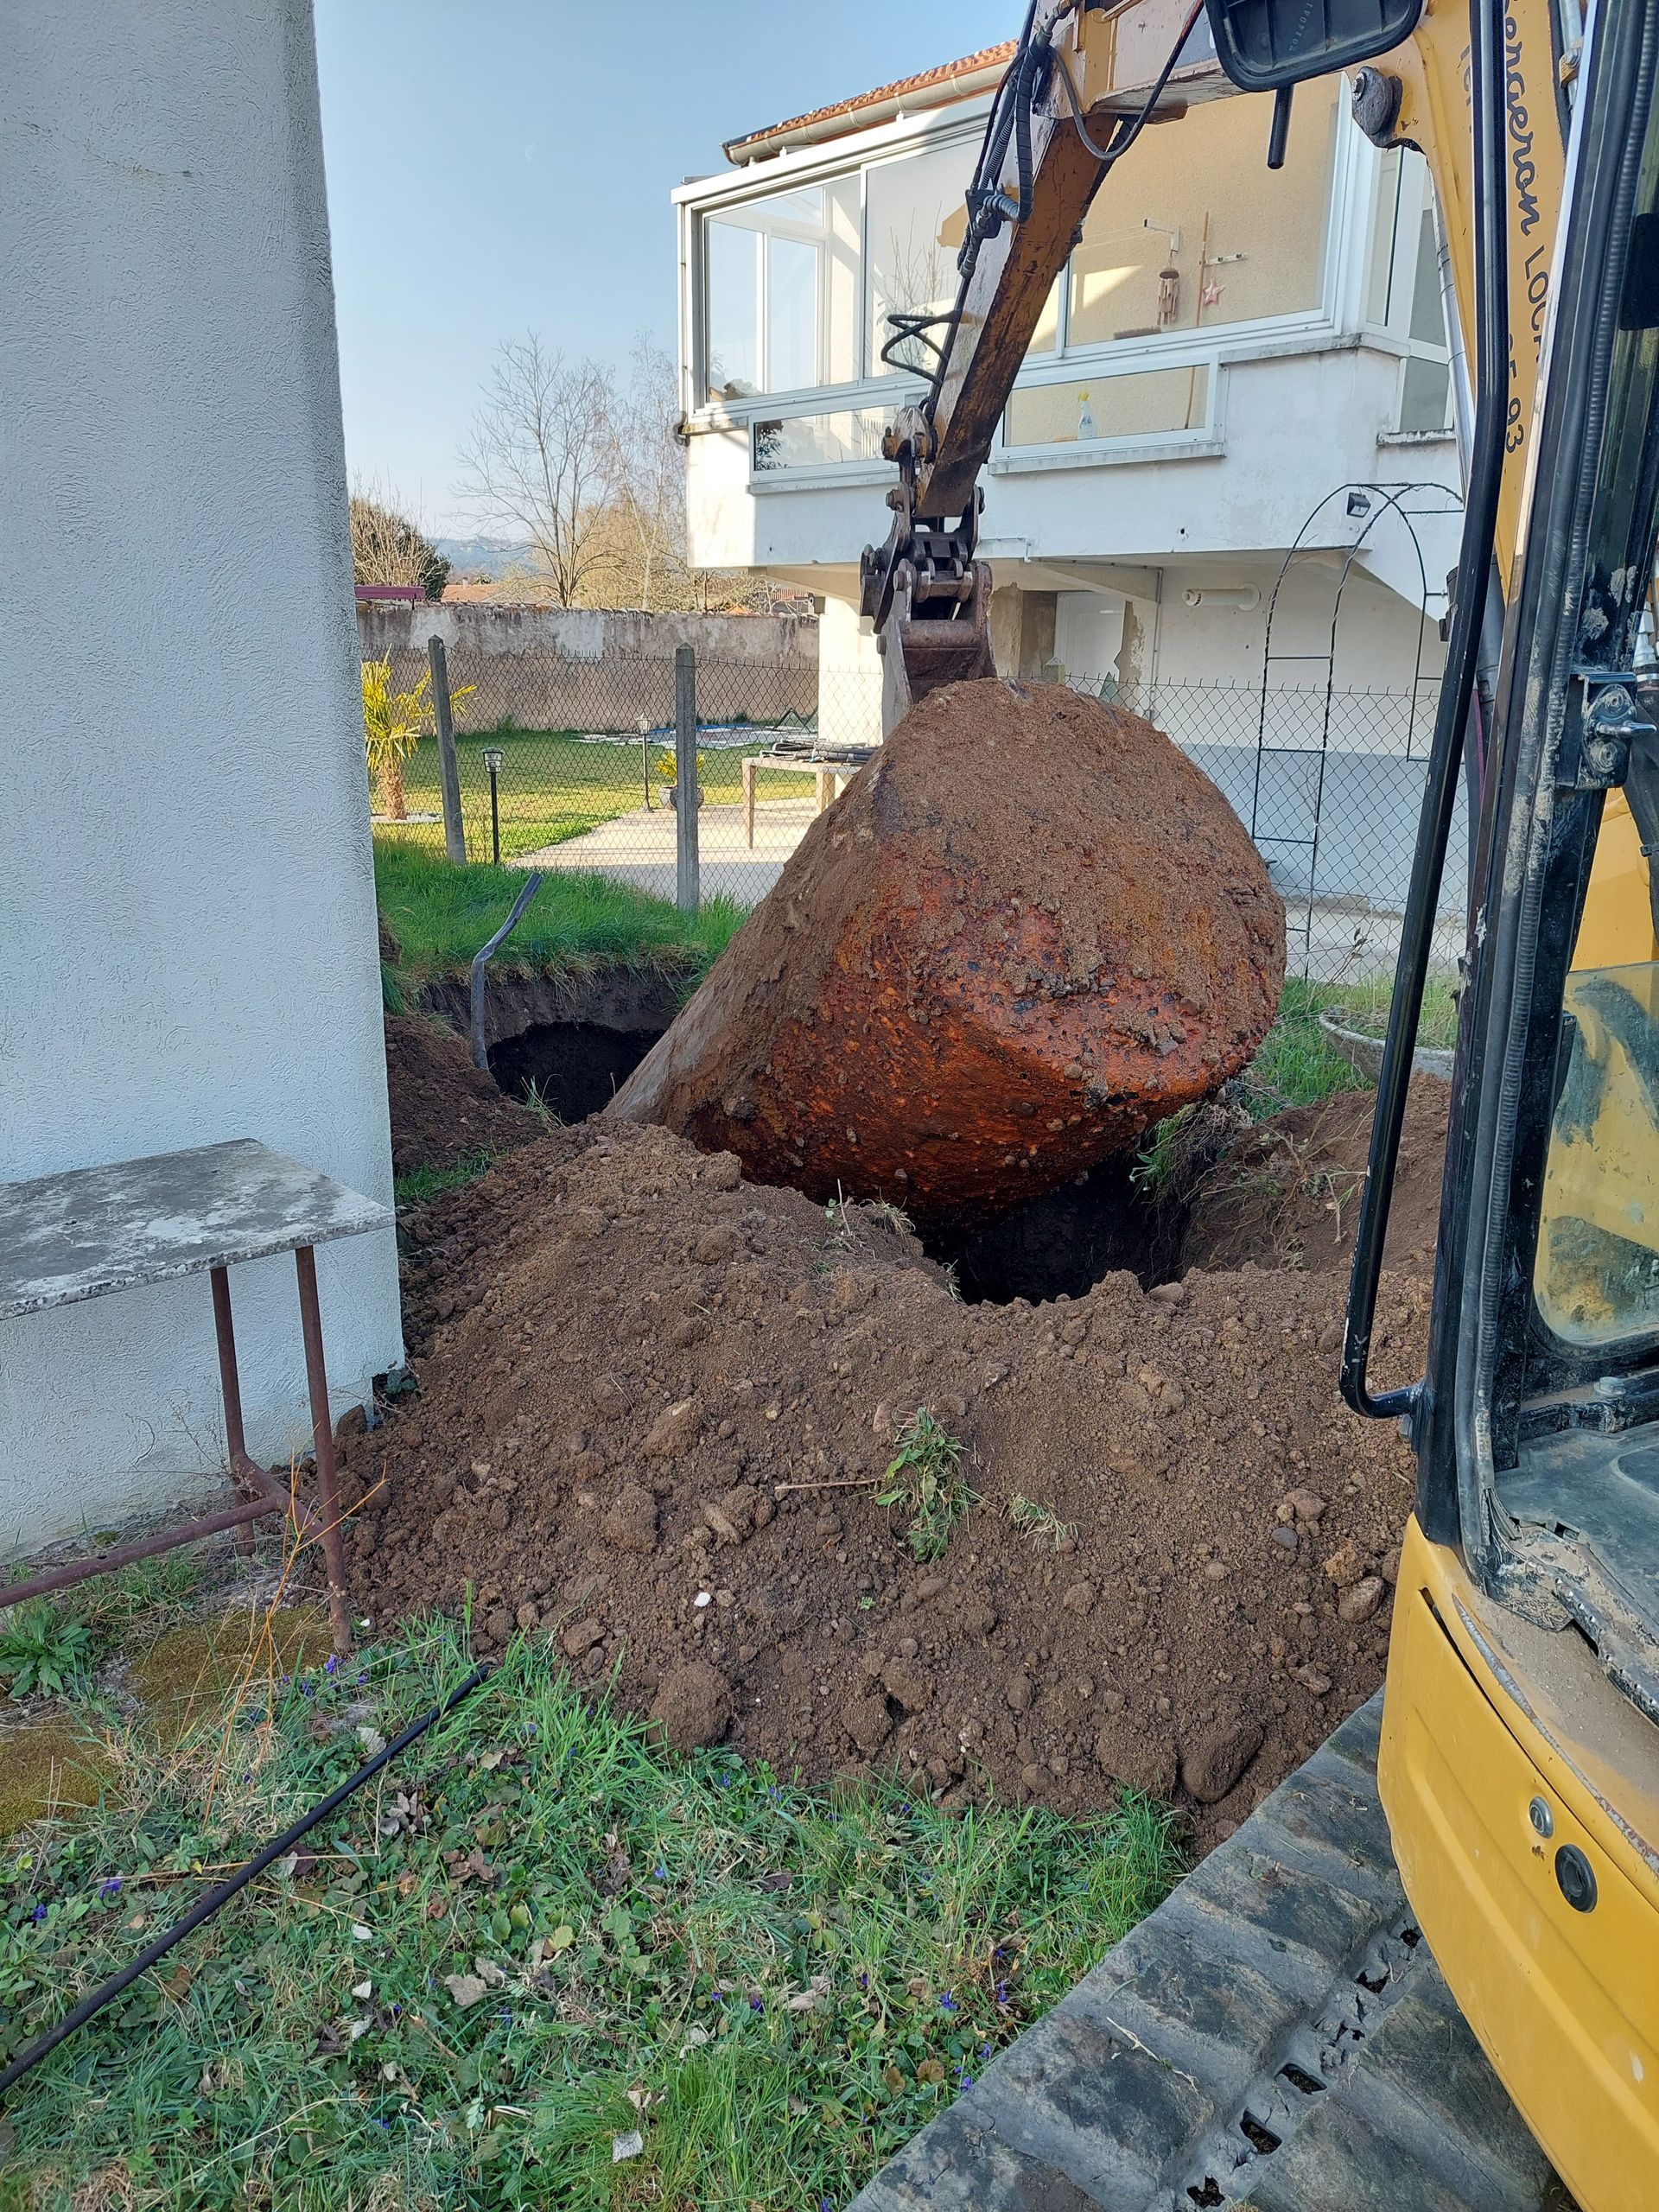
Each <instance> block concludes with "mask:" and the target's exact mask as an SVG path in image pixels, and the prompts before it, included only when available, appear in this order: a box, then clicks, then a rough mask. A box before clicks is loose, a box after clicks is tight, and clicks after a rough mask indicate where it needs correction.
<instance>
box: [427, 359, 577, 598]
mask: <svg viewBox="0 0 1659 2212" xmlns="http://www.w3.org/2000/svg"><path fill="white" fill-rule="evenodd" d="M613 402H614V394H613V386H612V382H611V378H610V376H609V374H608V373H607V371H606V370H605V369H603V368H602V367H601V365H599V364H598V363H597V362H595V361H582V362H579V363H577V364H575V365H574V366H572V365H567V364H566V361H565V359H564V356H563V353H550V352H549V350H548V349H547V347H546V346H543V343H542V341H541V340H540V339H539V338H538V337H537V335H536V334H535V332H534V331H531V333H530V334H529V335H528V336H526V337H524V338H523V339H519V340H508V341H507V342H505V344H504V345H503V346H502V347H501V351H500V353H499V357H498V359H497V361H496V364H495V367H494V370H493V372H492V375H491V378H490V383H489V386H488V390H487V391H486V397H485V400H484V404H483V405H482V406H481V407H480V409H479V410H478V413H477V415H476V416H474V420H473V429H472V435H470V437H469V438H468V440H467V443H466V445H465V446H464V447H463V448H461V467H462V470H463V473H464V477H465V482H466V488H467V492H468V493H469V494H470V495H471V497H472V499H473V500H474V503H475V505H477V506H478V508H479V510H480V513H481V514H482V515H484V516H486V517H487V518H490V519H492V520H493V521H495V522H498V523H504V524H509V525H511V526H512V527H513V528H515V529H517V530H518V531H520V532H521V533H522V534H523V535H524V537H526V538H528V540H529V541H530V543H531V547H532V548H533V549H534V551H535V556H536V560H537V566H538V567H539V568H540V569H541V570H542V571H543V575H544V576H545V578H546V582H547V588H548V592H549V595H550V598H551V600H552V601H553V604H554V605H555V606H556V607H575V606H579V605H581V604H582V603H583V601H585V600H588V594H589V592H590V591H591V588H592V587H593V585H594V583H595V582H596V581H597V577H598V573H599V571H600V570H601V569H603V567H604V566H605V565H606V563H607V558H608V557H609V556H608V553H607V548H606V545H605V543H604V533H603V532H602V531H601V529H600V528H599V524H600V522H601V517H602V514H603V511H604V509H605V507H606V505H607V502H608V499H609V497H610V493H611V491H612V484H613V474H612V472H613V462H614V454H615V440H614V435H613V429H612V423H611V417H612V413H613ZM590 603H591V602H590Z"/></svg>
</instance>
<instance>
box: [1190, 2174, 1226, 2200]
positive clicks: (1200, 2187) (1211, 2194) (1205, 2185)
mask: <svg viewBox="0 0 1659 2212" xmlns="http://www.w3.org/2000/svg"><path fill="white" fill-rule="evenodd" d="M1186 2193H1187V2195H1188V2196H1190V2197H1191V2198H1192V2202H1194V2203H1195V2204H1202V2205H1205V2206H1209V2205H1212V2204H1224V2203H1225V2202H1227V2200H1226V2198H1225V2197H1224V2196H1223V2195H1222V2193H1221V2185H1220V2183H1218V2182H1217V2180H1216V2178H1215V2177H1214V2176H1213V2175H1212V2174H1206V2175H1205V2177H1204V2179H1203V2180H1202V2181H1201V2182H1197V2181H1195V2182H1191V2183H1188V2184H1187V2191H1186Z"/></svg>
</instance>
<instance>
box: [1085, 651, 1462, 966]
mask: <svg viewBox="0 0 1659 2212" xmlns="http://www.w3.org/2000/svg"><path fill="white" fill-rule="evenodd" d="M1439 691H1440V687H1439V685H1438V683H1435V682H1433V681H1432V680H1430V679H1427V678H1425V679H1424V680H1423V681H1422V682H1421V683H1418V684H1417V685H1416V686H1415V688H1414V690H1398V691H1352V690H1348V691H1338V690H1331V691H1326V690H1306V691H1297V690H1272V691H1266V692H1264V691H1263V690H1262V689H1261V687H1260V686H1259V685H1256V684H1198V683H1162V682H1160V683H1156V684H1154V685H1152V686H1148V687H1145V688H1143V689H1138V690H1128V689H1126V690H1124V691H1123V692H1122V695H1121V696H1122V704H1123V705H1125V706H1127V707H1131V708H1133V709H1135V712H1136V713H1137V714H1142V715H1145V716H1146V717H1147V720H1148V721H1152V722H1155V723H1156V724H1157V726H1158V728H1160V729H1161V730H1165V731H1166V732H1167V733H1168V734H1169V735H1170V736H1171V737H1172V738H1173V739H1174V741H1175V742H1176V743H1177V744H1178V745H1179V747H1181V750H1182V751H1183V752H1184V753H1186V754H1187V755H1188V757H1189V758H1190V759H1191V760H1194V761H1195V762H1196V763H1197V764H1198V766H1199V767H1200V768H1202V769H1203V770H1204V772H1205V775H1207V776H1208V777H1209V778H1210V779H1211V782H1212V783H1214V784H1216V785H1217V786H1218V788H1219V789H1220V790H1221V791H1222V792H1223V793H1224V795H1225V797H1226V798H1227V799H1228V801H1229V803H1230V804H1231V806H1232V807H1233V810H1234V811H1235V812H1236V814H1237V816H1238V817H1239V819H1240V821H1241V822H1243V824H1244V826H1245V828H1246V829H1248V830H1249V833H1250V835H1251V836H1252V837H1253V838H1254V839H1255V843H1256V846H1257V848H1258V849H1259V850H1260V851H1261V853H1262V857H1263V858H1264V859H1265V860H1266V861H1267V862H1268V869H1269V871H1270V873H1271V874H1272V877H1273V880H1274V884H1275V885H1276V887H1278V890H1279V892H1280V893H1281V896H1282V898H1283V899H1284V901H1285V910H1286V913H1285V922H1286V940H1287V942H1286V962H1287V969H1288V970H1289V972H1290V973H1291V974H1292V975H1296V976H1302V977H1303V978H1305V979H1306V980H1307V981H1309V982H1333V981H1339V980H1346V979H1347V978H1350V977H1365V978H1368V979H1369V978H1372V977H1376V976H1389V975H1392V973H1393V971H1394V965H1395V956H1396V954H1397V952H1398V950H1399V944H1400V923H1401V917H1402V913H1403V912H1404V908H1405V903H1406V892H1407V888H1408V885H1409V882H1410V880H1411V863H1412V855H1413V852H1414V849H1415V846H1416V842H1417V827H1418V822H1419V817H1420V816H1421V810H1422V801H1423V782H1424V778H1425V776H1426V774H1427V766H1428V758H1427V756H1428V749H1429V742H1430V740H1431V738H1432V736H1433V728H1434V715H1435V711H1436V709H1437V707H1438V704H1439ZM1468 849H1469V827H1468V807H1467V798H1466V794H1465V791H1464V790H1463V788H1462V787H1461V786H1459V792H1458V798H1457V810H1456V814H1455V816H1454V818H1453V822H1452V836H1451V839H1450V842H1449V843H1448V846H1447V851H1446V871H1445V877H1444V880H1443V881H1442V884H1441V887H1440V911H1439V915H1438V918H1437V922H1436V928H1435V943H1434V953H1433V959H1434V963H1435V964H1436V965H1437V966H1439V967H1442V968H1445V969H1451V968H1452V967H1454V966H1455V964H1456V961H1457V956H1458V954H1459V952H1460V951H1461V950H1462V948H1463V938H1464V925H1463V910H1464V905H1465V896H1466V885H1467V880H1468V874H1467V863H1468Z"/></svg>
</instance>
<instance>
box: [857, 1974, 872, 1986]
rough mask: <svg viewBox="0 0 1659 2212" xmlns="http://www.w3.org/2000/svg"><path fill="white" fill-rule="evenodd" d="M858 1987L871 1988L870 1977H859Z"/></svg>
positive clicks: (862, 1975)
mask: <svg viewBox="0 0 1659 2212" xmlns="http://www.w3.org/2000/svg"><path fill="white" fill-rule="evenodd" d="M858 1986H859V1987H860V1988H861V1989H868V1987H869V1986H870V1977H869V1976H868V1974H860V1976H859V1977H858Z"/></svg>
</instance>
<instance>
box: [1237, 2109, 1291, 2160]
mask: <svg viewBox="0 0 1659 2212" xmlns="http://www.w3.org/2000/svg"><path fill="white" fill-rule="evenodd" d="M1238 2125H1239V2132H1240V2133H1242V2134H1243V2137H1244V2138H1245V2139H1246V2141H1247V2142H1248V2143H1249V2145H1250V2146H1251V2148H1252V2149H1254V2150H1257V2151H1260V2152H1261V2153H1262V2156H1263V2157H1264V2158H1265V2157H1266V2156H1267V2154H1268V2152H1270V2151H1276V2150H1277V2149H1278V2148H1279V2145H1280V2144H1281V2141H1282V2140H1283V2138H1282V2137H1281V2136H1278V2135H1275V2134H1274V2132H1273V2130H1272V2129H1271V2128H1270V2127H1264V2126H1262V2122H1261V2121H1260V2120H1258V2119H1257V2118H1256V2116H1255V2113H1253V2112H1247V2113H1245V2115H1244V2117H1243V2120H1240V2121H1239V2123H1238Z"/></svg>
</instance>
